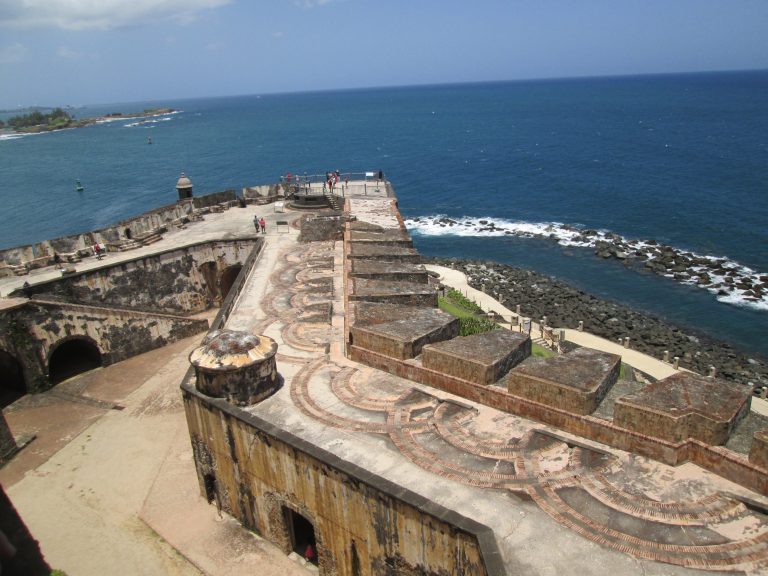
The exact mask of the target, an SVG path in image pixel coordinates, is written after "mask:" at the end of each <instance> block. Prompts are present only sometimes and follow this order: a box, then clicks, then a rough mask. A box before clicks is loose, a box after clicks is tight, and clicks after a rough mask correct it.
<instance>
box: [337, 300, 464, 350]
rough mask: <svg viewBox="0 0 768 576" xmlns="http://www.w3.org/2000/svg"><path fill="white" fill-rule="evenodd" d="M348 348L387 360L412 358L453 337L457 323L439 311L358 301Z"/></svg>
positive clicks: (436, 309)
mask: <svg viewBox="0 0 768 576" xmlns="http://www.w3.org/2000/svg"><path fill="white" fill-rule="evenodd" d="M354 311H355V321H354V324H353V326H352V327H351V328H350V335H349V343H350V344H351V345H354V346H357V347H360V348H363V349H365V350H370V351H372V352H376V353H379V354H384V355H385V356H389V357H390V358H397V359H399V360H406V359H408V358H415V357H416V356H418V355H419V354H420V353H421V350H422V348H423V347H424V346H425V345H426V344H430V343H432V342H439V341H442V340H448V339H450V338H454V337H456V335H458V333H459V321H458V319H456V318H454V317H453V316H451V315H450V314H448V313H447V312H443V311H442V310H440V309H439V308H431V307H430V308H423V307H405V306H397V305H393V304H375V303H367V302H358V303H356V304H355V305H354Z"/></svg>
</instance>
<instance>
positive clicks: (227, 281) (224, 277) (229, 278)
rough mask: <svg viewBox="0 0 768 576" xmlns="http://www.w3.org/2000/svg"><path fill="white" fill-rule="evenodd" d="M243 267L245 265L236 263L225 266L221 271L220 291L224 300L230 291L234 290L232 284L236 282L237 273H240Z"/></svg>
mask: <svg viewBox="0 0 768 576" xmlns="http://www.w3.org/2000/svg"><path fill="white" fill-rule="evenodd" d="M242 269H243V267H242V266H241V265H240V264H234V265H232V266H228V267H227V268H225V269H224V271H223V272H222V273H221V278H220V279H219V293H220V294H221V301H222V302H223V301H224V299H225V298H226V297H227V296H228V295H229V291H230V290H232V285H233V284H234V283H235V280H236V279H237V275H238V274H240V271H241V270H242Z"/></svg>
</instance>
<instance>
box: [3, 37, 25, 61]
mask: <svg viewBox="0 0 768 576" xmlns="http://www.w3.org/2000/svg"><path fill="white" fill-rule="evenodd" d="M26 55H27V47H26V46H24V45H23V44H19V43H18V42H17V43H16V44H9V45H8V46H2V47H0V64H14V63H16V62H21V61H22V60H24V57H25V56H26Z"/></svg>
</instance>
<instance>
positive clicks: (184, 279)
mask: <svg viewBox="0 0 768 576" xmlns="http://www.w3.org/2000/svg"><path fill="white" fill-rule="evenodd" d="M262 242H263V240H262V239H260V238H255V239H250V240H232V241H223V240H222V241H213V242H203V243H200V244H193V245H190V246H185V247H183V248H177V249H173V250H167V251H165V252H160V253H157V254H152V255H150V256H144V257H140V258H136V259H133V260H127V261H123V262H119V263H117V264H115V265H113V266H105V267H103V268H98V269H94V270H89V271H86V272H81V273H78V274H73V275H69V276H65V277H62V278H57V279H55V280H50V281H48V282H41V283H37V284H35V285H34V286H32V287H31V288H30V289H29V292H30V293H31V294H32V295H33V296H35V297H42V298H54V299H57V300H63V301H66V302H71V303H78V304H88V305H97V306H99V305H105V304H106V305H110V306H119V307H122V308H131V309H134V310H146V311H152V312H166V313H172V314H178V313H180V314H195V313H198V312H202V311H204V310H207V309H209V308H211V307H213V306H217V305H220V304H221V301H222V299H223V298H222V296H223V295H222V294H221V293H220V287H219V280H220V276H221V273H222V272H223V271H224V270H225V269H226V268H228V267H230V266H234V265H238V266H239V265H241V264H242V263H243V262H244V261H245V260H246V259H247V257H248V255H249V254H250V253H251V252H252V251H253V249H254V248H255V247H256V245H257V244H259V245H260V244H261V243H262ZM14 295H17V296H21V295H22V294H21V292H20V291H16V292H14Z"/></svg>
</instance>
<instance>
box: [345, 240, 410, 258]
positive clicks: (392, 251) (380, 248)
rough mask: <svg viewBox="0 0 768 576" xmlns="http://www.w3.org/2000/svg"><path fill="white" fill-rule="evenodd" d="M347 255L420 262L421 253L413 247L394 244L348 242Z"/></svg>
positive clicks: (350, 256)
mask: <svg viewBox="0 0 768 576" xmlns="http://www.w3.org/2000/svg"><path fill="white" fill-rule="evenodd" d="M347 256H348V257H349V258H350V259H361V260H362V259H364V260H389V261H398V262H414V263H419V262H421V254H419V253H418V252H417V251H416V250H415V249H414V248H409V247H406V246H401V245H398V244H395V245H390V246H386V245H379V244H371V243H369V242H361V243H350V244H349V246H348V252H347Z"/></svg>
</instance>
